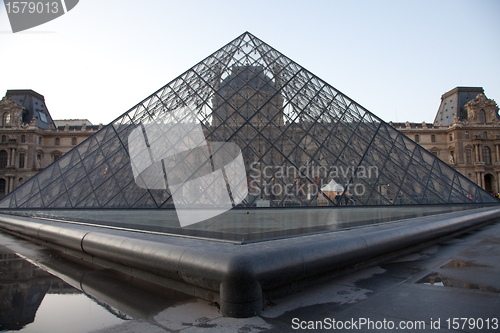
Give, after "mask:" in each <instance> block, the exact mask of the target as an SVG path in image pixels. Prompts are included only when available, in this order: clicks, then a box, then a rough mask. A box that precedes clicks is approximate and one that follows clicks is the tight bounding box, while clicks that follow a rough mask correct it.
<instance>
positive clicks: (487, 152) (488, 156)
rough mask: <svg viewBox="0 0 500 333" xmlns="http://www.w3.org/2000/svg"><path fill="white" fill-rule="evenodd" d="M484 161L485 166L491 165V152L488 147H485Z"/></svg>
mask: <svg viewBox="0 0 500 333" xmlns="http://www.w3.org/2000/svg"><path fill="white" fill-rule="evenodd" d="M483 161H484V164H491V150H490V147H488V146H484V147H483Z"/></svg>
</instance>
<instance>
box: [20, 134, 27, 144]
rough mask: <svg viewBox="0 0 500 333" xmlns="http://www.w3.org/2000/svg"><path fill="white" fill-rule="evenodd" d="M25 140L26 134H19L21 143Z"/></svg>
mask: <svg viewBox="0 0 500 333" xmlns="http://www.w3.org/2000/svg"><path fill="white" fill-rule="evenodd" d="M25 142H26V135H24V134H23V135H21V143H25Z"/></svg>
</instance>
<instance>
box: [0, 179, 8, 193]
mask: <svg viewBox="0 0 500 333" xmlns="http://www.w3.org/2000/svg"><path fill="white" fill-rule="evenodd" d="M6 184H7V183H6V182H5V179H3V178H0V198H1V197H3V196H4V195H5V185H6Z"/></svg>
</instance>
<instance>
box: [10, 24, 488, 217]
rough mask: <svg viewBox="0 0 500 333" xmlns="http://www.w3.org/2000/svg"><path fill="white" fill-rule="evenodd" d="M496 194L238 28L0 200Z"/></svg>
mask: <svg viewBox="0 0 500 333" xmlns="http://www.w3.org/2000/svg"><path fill="white" fill-rule="evenodd" d="M222 143H226V144H232V145H234V146H233V148H234V150H233V149H232V148H231V149H230V148H224V149H223V151H222V152H219V154H221V155H220V156H219V160H218V158H217V157H215V156H216V154H217V149H215V148H214V147H228V146H223V145H222ZM196 151H199V152H204V153H203V154H197V153H195V152H196ZM221 156H222V157H221ZM221 161H222V162H221ZM363 170H364V172H363ZM367 170H370V175H368V174H367ZM362 188H363V190H362ZM208 190H209V191H210V192H207V193H211V195H207V193H204V192H203V191H208ZM200 191H201V192H200ZM189 198H191V199H192V201H189V200H188V199H189ZM497 201H498V200H497V199H495V198H494V197H492V196H491V195H489V194H488V193H487V192H485V191H484V190H482V189H480V188H479V187H477V186H476V185H475V184H473V183H472V182H471V181H470V180H469V179H467V178H466V177H464V176H463V175H461V174H459V173H458V172H456V171H455V170H453V169H452V168H450V167H449V166H448V165H446V164H445V163H443V162H442V161H440V160H438V159H437V157H436V156H434V155H432V154H430V153H429V152H428V151H426V150H425V149H423V148H422V147H420V146H419V145H418V144H417V143H415V142H413V141H412V140H410V139H408V138H407V137H406V136H405V135H403V134H402V133H400V132H398V131H397V130H396V129H395V128H393V127H392V126H390V125H389V124H387V123H385V122H384V121H382V120H380V119H379V118H378V117H377V116H375V115H374V114H372V113H370V112H369V111H368V110H366V109H365V108H363V107H362V106H360V105H359V104H357V103H356V102H355V101H353V100H352V99H350V98H349V97H347V96H345V95H344V94H342V93H341V92H340V91H339V90H338V89H336V88H334V87H332V86H330V85H329V84H327V83H326V82H324V81H323V80H321V79H320V78H318V77H317V76H315V75H314V74H312V73H311V72H309V71H307V70H306V69H304V68H303V67H301V66H300V65H299V64H297V63H295V62H293V61H292V60H290V59H289V58H288V57H286V56H284V55H282V54H281V53H280V52H278V51H277V50H275V49H273V48H272V47H271V46H269V45H267V44H266V43H264V42H263V41H261V40H260V39H258V38H256V37H255V36H253V35H251V34H250V33H248V32H245V33H244V34H242V35H241V36H239V37H238V38H236V39H235V40H233V41H231V42H230V43H228V44H227V45H225V46H224V47H222V48H221V49H219V50H217V51H216V52H214V53H213V54H212V55H210V56H208V57H207V58H205V59H204V60H203V61H201V62H200V63H198V64H195V65H194V66H193V67H192V68H190V69H188V70H187V71H185V72H184V73H183V74H182V75H180V76H179V77H177V78H175V79H174V80H172V81H171V82H169V83H168V84H166V85H165V86H164V87H162V88H160V89H159V90H158V91H156V92H155V93H153V94H151V95H150V96H149V97H147V98H145V99H143V101H142V102H140V103H138V104H137V105H135V106H133V107H132V108H130V109H129V111H127V112H125V113H124V114H122V115H121V116H120V117H119V118H117V119H116V120H115V121H113V122H112V123H111V124H109V125H107V126H105V127H103V128H102V129H101V130H100V131H98V132H97V133H95V134H94V135H93V136H91V137H89V138H88V139H87V140H85V141H84V142H82V143H81V144H79V145H78V146H76V147H75V148H74V149H73V150H72V151H70V152H68V153H67V154H66V155H65V156H63V157H62V158H60V159H59V160H58V161H56V162H54V163H53V164H51V165H50V166H48V167H47V168H46V169H45V170H43V171H42V172H40V173H38V174H37V175H36V176H34V177H33V178H32V179H31V180H29V181H27V182H25V183H24V184H23V185H21V186H20V187H19V188H18V189H16V190H15V191H14V192H13V193H11V194H10V195H8V196H6V197H4V198H2V199H1V200H0V207H10V208H21V207H22V208H46V207H60V208H66V207H75V208H76V207H78V208H161V209H171V208H172V209H173V208H175V207H176V204H179V203H182V205H187V206H189V204H192V205H195V206H196V205H201V206H203V205H207V204H213V205H216V206H217V205H219V206H220V207H222V206H224V207H232V206H239V207H248V208H251V207H294V206H309V207H315V206H322V205H326V206H342V205H348V206H349V205H417V204H440V203H472V202H475V203H483V202H497Z"/></svg>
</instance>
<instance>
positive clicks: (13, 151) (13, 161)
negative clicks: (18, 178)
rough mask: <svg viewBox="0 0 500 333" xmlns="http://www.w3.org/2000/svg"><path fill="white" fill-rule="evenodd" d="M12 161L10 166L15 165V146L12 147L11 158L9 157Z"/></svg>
mask: <svg viewBox="0 0 500 333" xmlns="http://www.w3.org/2000/svg"><path fill="white" fill-rule="evenodd" d="M11 161H12V163H11V165H12V166H16V148H12V159H11Z"/></svg>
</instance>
